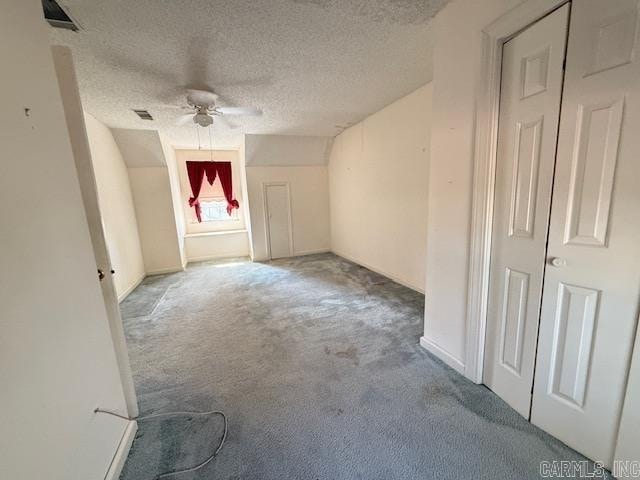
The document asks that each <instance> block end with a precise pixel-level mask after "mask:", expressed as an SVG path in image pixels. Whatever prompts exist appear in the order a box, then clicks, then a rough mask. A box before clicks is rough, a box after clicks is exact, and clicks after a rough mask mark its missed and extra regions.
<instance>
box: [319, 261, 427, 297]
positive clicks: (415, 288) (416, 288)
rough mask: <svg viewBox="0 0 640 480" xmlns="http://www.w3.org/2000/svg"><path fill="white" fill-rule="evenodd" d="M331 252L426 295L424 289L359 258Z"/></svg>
mask: <svg viewBox="0 0 640 480" xmlns="http://www.w3.org/2000/svg"><path fill="white" fill-rule="evenodd" d="M330 251H331V253H333V254H334V255H337V256H338V257H342V258H344V259H345V260H349V261H350V262H353V263H357V264H358V265H360V266H362V267H364V268H366V269H368V270H371V271H372V272H376V273H378V274H380V275H383V276H385V277H387V278H389V279H391V280H393V281H394V282H396V283H399V284H400V285H402V286H404V287H407V288H410V289H411V290H414V291H416V292H418V293H421V294H423V295H424V289H423V288H420V287H416V286H415V285H411V284H410V283H408V282H406V281H404V280H402V279H401V278H398V277H396V276H395V275H391V274H390V273H388V272H385V271H383V270H381V269H379V268H376V267H373V266H371V265H369V264H367V263H365V262H362V261H360V260H358V259H357V258H353V257H351V256H349V255H345V254H344V253H340V252H337V251H335V250H330Z"/></svg>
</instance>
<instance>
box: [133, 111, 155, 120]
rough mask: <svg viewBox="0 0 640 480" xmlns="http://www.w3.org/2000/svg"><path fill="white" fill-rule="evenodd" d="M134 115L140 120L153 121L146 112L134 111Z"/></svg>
mask: <svg viewBox="0 0 640 480" xmlns="http://www.w3.org/2000/svg"><path fill="white" fill-rule="evenodd" d="M134 112H135V113H136V115H138V116H139V117H140V118H141V119H142V120H153V117H152V116H151V114H150V113H149V112H147V111H146V110H134Z"/></svg>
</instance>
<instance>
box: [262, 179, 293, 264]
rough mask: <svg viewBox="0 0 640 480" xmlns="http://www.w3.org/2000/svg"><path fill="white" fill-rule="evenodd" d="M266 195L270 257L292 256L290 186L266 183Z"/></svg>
mask: <svg viewBox="0 0 640 480" xmlns="http://www.w3.org/2000/svg"><path fill="white" fill-rule="evenodd" d="M265 196H266V206H267V212H266V213H267V223H268V225H267V227H268V236H269V253H270V257H271V258H282V257H290V256H291V243H290V238H291V236H290V229H289V218H290V217H289V187H287V185H284V184H283V185H265Z"/></svg>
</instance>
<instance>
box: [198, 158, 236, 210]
mask: <svg viewBox="0 0 640 480" xmlns="http://www.w3.org/2000/svg"><path fill="white" fill-rule="evenodd" d="M205 173H206V175H207V181H208V182H209V185H213V182H214V181H215V179H216V174H217V176H218V178H219V179H220V183H221V184H222V191H223V192H224V196H225V198H226V199H227V213H228V214H229V215H231V211H232V210H233V209H234V208H239V207H240V205H239V204H238V201H237V200H236V199H234V198H233V181H232V177H231V162H195V161H188V162H187V175H188V176H189V184H190V185H191V194H192V196H191V197H190V198H189V206H190V207H194V208H195V209H196V217H197V218H198V222H202V218H201V208H200V200H198V196H199V195H200V190H201V188H202V182H203V181H204V175H205Z"/></svg>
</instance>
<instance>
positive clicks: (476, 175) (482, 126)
mask: <svg viewBox="0 0 640 480" xmlns="http://www.w3.org/2000/svg"><path fill="white" fill-rule="evenodd" d="M568 1H569V0H527V1H526V2H524V3H523V4H521V5H519V6H517V7H515V8H514V9H512V10H510V11H509V12H507V13H506V14H505V15H503V16H502V17H500V18H498V19H497V20H496V21H494V22H493V23H491V24H490V25H488V26H487V27H485V28H484V29H483V30H482V36H483V38H482V57H481V65H482V67H481V68H482V70H481V72H480V81H479V83H478V91H477V94H476V100H477V101H476V123H475V124H476V131H475V141H474V169H473V194H472V199H473V203H472V210H471V238H470V240H471V248H470V258H469V279H468V284H467V291H468V294H467V334H466V349H465V352H466V354H465V367H464V374H465V376H466V377H467V378H469V379H470V380H472V381H474V382H476V383H482V374H483V364H484V347H485V345H484V344H485V333H486V329H487V304H488V298H489V269H490V265H491V234H492V233H491V232H492V224H493V203H494V194H495V172H496V163H497V154H496V150H497V148H496V147H497V139H498V115H499V112H500V80H501V71H502V45H503V44H504V43H505V42H506V41H508V40H509V39H510V38H512V37H513V36H515V35H516V34H517V33H519V32H520V31H522V30H524V29H525V28H527V27H528V26H529V25H531V24H533V23H535V22H536V21H538V20H539V19H540V18H542V17H544V16H545V15H547V14H549V13H550V12H552V11H554V10H555V9H557V8H558V7H560V6H562V5H564V4H565V3H567V2H568Z"/></svg>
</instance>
